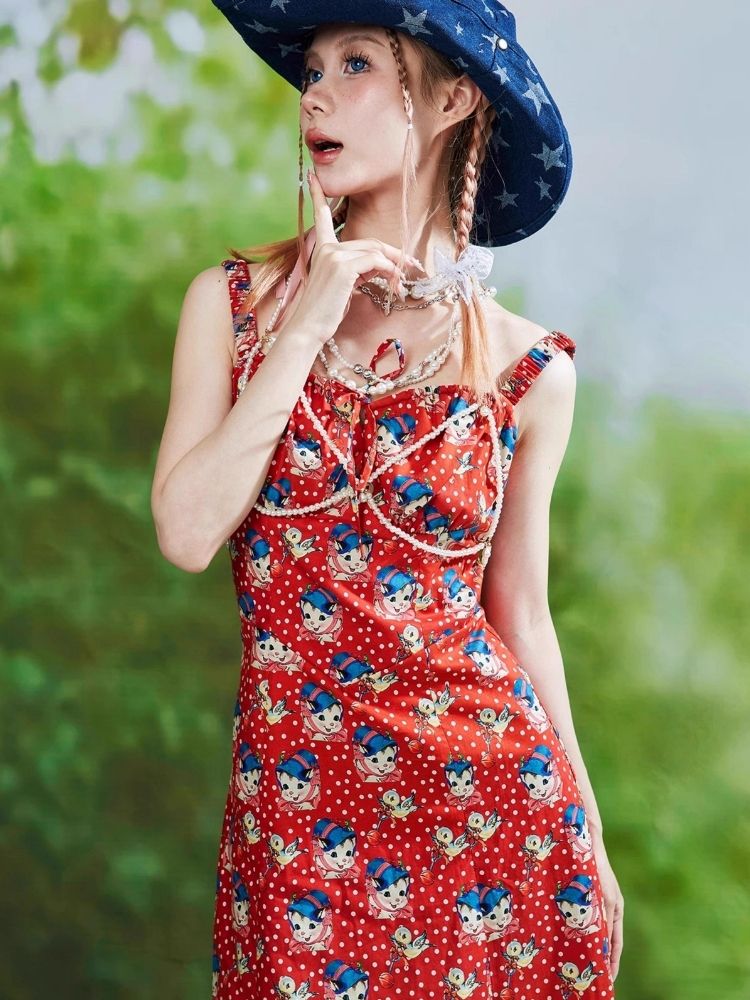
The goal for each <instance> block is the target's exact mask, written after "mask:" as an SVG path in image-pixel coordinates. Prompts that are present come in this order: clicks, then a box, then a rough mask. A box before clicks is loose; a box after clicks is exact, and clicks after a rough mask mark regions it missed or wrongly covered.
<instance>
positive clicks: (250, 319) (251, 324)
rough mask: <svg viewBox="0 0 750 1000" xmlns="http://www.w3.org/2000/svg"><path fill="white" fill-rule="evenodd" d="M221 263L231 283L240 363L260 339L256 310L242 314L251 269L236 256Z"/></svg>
mask: <svg viewBox="0 0 750 1000" xmlns="http://www.w3.org/2000/svg"><path fill="white" fill-rule="evenodd" d="M221 265H222V267H223V268H224V270H225V271H226V274H227V280H228V283H229V301H230V304H231V308H232V327H233V328H234V343H235V349H236V354H237V362H236V363H237V364H240V362H241V361H242V360H243V358H244V357H245V355H246V354H247V352H248V351H249V350H250V348H251V347H252V346H253V345H254V344H255V342H256V340H257V339H258V327H257V324H256V321H255V312H254V310H251V311H250V312H248V313H247V314H246V315H245V316H244V317H243V316H241V315H240V309H241V307H242V303H243V302H244V301H245V299H246V297H247V293H248V292H249V291H250V285H251V278H250V269H249V268H248V266H247V261H246V260H242V259H241V258H240V259H235V258H234V257H230V258H228V259H227V260H223V261H222V262H221Z"/></svg>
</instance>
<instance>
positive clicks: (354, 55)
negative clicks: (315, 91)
mask: <svg viewBox="0 0 750 1000" xmlns="http://www.w3.org/2000/svg"><path fill="white" fill-rule="evenodd" d="M352 59H359V60H360V62H363V63H365V64H366V65H367V66H371V65H372V63H371V62H370V60H369V58H368V57H367V56H366V55H365V54H364V52H347V53H345V54H344V56H343V60H344V62H345V63H347V62H350V61H351V60H352ZM310 69H311V67H310V65H309V64H308V63H305V65H304V67H303V69H302V80H303V82H306V81H307V78H308V76H309V75H310ZM360 72H361V71H360ZM354 75H355V76H359V75H360V73H355V74H354Z"/></svg>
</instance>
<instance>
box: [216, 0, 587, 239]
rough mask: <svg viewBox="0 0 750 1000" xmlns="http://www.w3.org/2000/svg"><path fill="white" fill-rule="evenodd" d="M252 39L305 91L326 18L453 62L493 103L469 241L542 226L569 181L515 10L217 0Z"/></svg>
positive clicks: (561, 127) (518, 234)
mask: <svg viewBox="0 0 750 1000" xmlns="http://www.w3.org/2000/svg"><path fill="white" fill-rule="evenodd" d="M212 2H213V3H214V4H215V6H216V7H218V9H219V10H220V11H221V12H222V14H224V16H225V17H226V18H227V19H228V20H229V22H230V23H231V24H232V26H233V27H234V28H235V29H236V30H237V31H238V32H239V34H240V35H241V36H242V38H243V39H244V41H245V42H246V44H247V45H248V46H249V47H250V48H251V49H252V50H253V51H254V52H256V53H257V54H258V55H259V56H260V57H261V59H263V60H264V62H266V63H268V65H269V66H270V67H271V68H272V69H274V70H275V71H276V72H277V73H279V74H280V75H281V76H282V77H284V79H285V80H287V81H288V82H289V83H291V85H292V86H293V87H295V88H296V89H297V90H299V91H300V92H301V91H302V85H303V79H302V76H303V69H304V51H305V48H306V47H307V46H308V45H309V44H310V41H311V38H312V34H313V32H314V31H315V29H316V28H317V27H319V26H320V25H322V24H331V23H352V24H375V25H380V26H382V27H391V28H394V29H395V30H397V31H401V32H403V33H404V34H406V33H407V32H408V33H409V34H410V35H411V36H412V37H413V38H415V39H419V40H421V41H424V42H426V43H427V44H428V45H430V46H431V47H432V48H434V49H436V50H437V51H439V52H442V53H443V54H444V55H446V56H448V58H449V59H451V60H452V61H453V63H454V64H455V65H456V67H457V68H458V69H461V70H462V71H463V72H465V73H466V74H467V75H468V76H470V77H471V79H472V80H474V82H475V83H476V84H477V86H478V87H479V88H480V89H481V90H482V92H483V93H484V95H485V96H486V97H487V99H488V100H490V101H491V102H492V104H493V105H494V107H495V110H496V117H495V120H494V123H493V128H492V134H491V137H490V140H489V146H488V149H487V155H486V157H485V160H484V163H483V165H482V169H481V174H480V180H479V185H478V188H477V197H476V203H475V212H474V225H473V227H472V231H471V234H470V241H471V242H472V243H476V244H478V245H479V246H487V247H495V246H505V245H507V244H509V243H516V242H518V241H519V240H522V239H525V238H526V237H527V236H531V235H532V234H533V233H535V232H536V231H537V230H539V229H541V228H542V226H544V225H545V224H546V223H547V222H549V220H550V219H551V218H552V216H553V215H554V214H555V212H556V211H557V209H558V208H559V206H560V203H561V202H562V200H563V198H564V197H565V194H566V192H567V190H568V185H569V184H570V176H571V172H572V169H573V155H572V151H571V148H570V140H569V138H568V132H567V129H566V128H565V124H564V123H563V120H562V116H561V114H560V111H559V110H558V107H557V104H556V103H555V101H554V99H553V98H552V95H551V94H550V93H549V91H548V90H547V87H546V86H545V84H544V81H543V80H542V77H541V75H540V74H539V71H538V70H537V68H536V66H535V65H534V63H533V62H532V60H531V58H530V56H529V55H528V54H527V53H526V52H525V51H524V49H523V48H522V47H521V46H520V45H519V43H518V41H517V39H516V21H515V17H514V16H513V14H512V13H511V12H510V11H509V10H507V8H505V7H503V5H502V4H500V3H496V2H494V0H492V3H491V4H490V3H486V2H484V0H462V2H460V3H458V2H452V0H441V2H439V3H431V4H430V5H429V7H427V6H426V5H423V4H414V3H409V2H408V0H407V2H406V3H404V2H403V0H397V2H393V0H347V3H345V4H344V3H339V4H332V3H330V0H328V2H326V0H304V3H303V2H301V0H262V2H261V0H212Z"/></svg>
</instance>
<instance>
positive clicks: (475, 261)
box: [412, 243, 495, 302]
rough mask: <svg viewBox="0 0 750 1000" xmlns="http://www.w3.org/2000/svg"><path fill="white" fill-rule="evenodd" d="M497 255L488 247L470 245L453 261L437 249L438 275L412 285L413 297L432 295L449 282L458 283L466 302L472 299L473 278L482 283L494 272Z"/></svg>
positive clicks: (422, 279)
mask: <svg viewBox="0 0 750 1000" xmlns="http://www.w3.org/2000/svg"><path fill="white" fill-rule="evenodd" d="M494 260H495V255H494V253H493V252H492V250H490V249H489V248H488V247H480V246H478V245H477V244H476V243H469V245H468V246H467V247H466V249H465V250H464V251H463V253H462V254H461V255H460V256H459V258H458V260H451V259H450V257H448V256H446V254H444V253H443V251H442V250H441V249H440V248H439V247H436V248H435V267H436V268H437V273H436V274H434V275H433V276H432V277H430V278H420V279H419V280H418V281H416V282H415V283H414V285H412V295H414V293H416V294H417V296H419V297H423V296H426V295H431V294H433V293H434V292H437V291H439V290H440V289H441V288H443V287H444V285H446V284H448V283H449V282H453V281H455V282H457V283H458V290H459V292H460V294H461V297H462V298H463V299H464V301H466V302H468V301H469V300H470V299H471V295H472V287H471V276H472V275H474V276H475V277H476V278H477V279H478V280H479V281H482V280H483V279H484V278H486V277H487V275H488V274H489V273H490V271H491V270H492V264H493V261H494Z"/></svg>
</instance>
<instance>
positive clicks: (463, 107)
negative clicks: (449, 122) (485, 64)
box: [441, 73, 483, 122]
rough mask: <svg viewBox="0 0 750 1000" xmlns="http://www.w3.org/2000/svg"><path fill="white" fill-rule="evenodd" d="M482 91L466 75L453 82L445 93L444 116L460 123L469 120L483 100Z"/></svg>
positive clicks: (443, 102)
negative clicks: (465, 119)
mask: <svg viewBox="0 0 750 1000" xmlns="http://www.w3.org/2000/svg"><path fill="white" fill-rule="evenodd" d="M482 96H483V95H482V91H481V90H480V88H479V87H478V86H477V85H476V83H474V81H473V80H472V79H471V77H469V76H467V75H466V73H462V74H461V76H459V77H457V78H456V79H455V80H452V81H451V82H450V83H449V84H448V85H447V87H446V89H445V91H444V93H443V99H442V104H441V107H442V110H443V114H445V115H447V116H448V117H449V118H452V119H453V121H455V122H460V121H462V120H463V119H464V118H467V117H468V116H469V115H470V114H471V113H472V112H473V111H474V109H475V108H476V107H477V105H478V104H479V102H480V101H481V100H482Z"/></svg>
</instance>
